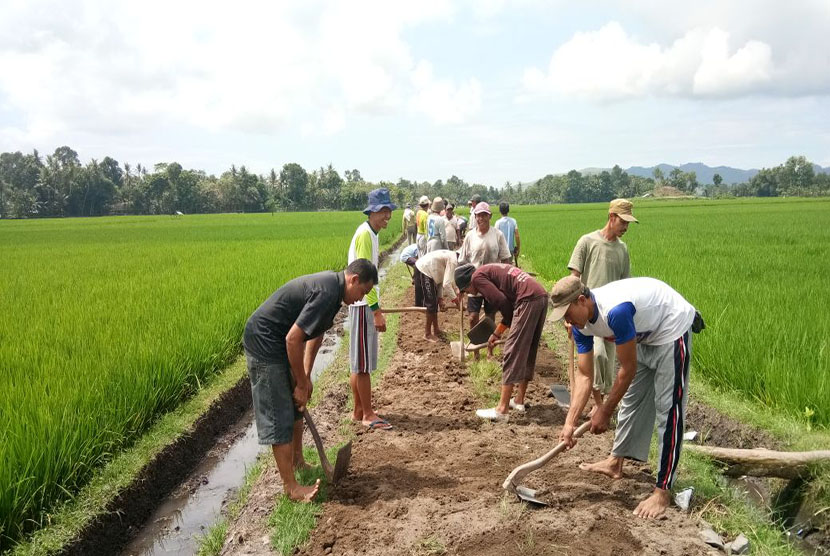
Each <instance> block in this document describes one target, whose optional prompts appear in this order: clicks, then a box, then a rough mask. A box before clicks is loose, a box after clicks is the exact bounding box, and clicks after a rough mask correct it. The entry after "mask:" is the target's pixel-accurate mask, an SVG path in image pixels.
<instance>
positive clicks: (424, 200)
mask: <svg viewBox="0 0 830 556" xmlns="http://www.w3.org/2000/svg"><path fill="white" fill-rule="evenodd" d="M428 204H429V197H427V196H426V195H421V198H420V199H418V206H419V207H422V206H424V205H428Z"/></svg>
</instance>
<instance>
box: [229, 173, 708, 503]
mask: <svg viewBox="0 0 830 556" xmlns="http://www.w3.org/2000/svg"><path fill="white" fill-rule="evenodd" d="M469 205H470V221H469V225H467V222H465V221H462V219H461V218H460V217H458V216H457V215H455V211H454V209H455V207H454V206H453V205H452V204H451V203H446V202H445V201H444V200H443V199H441V198H440V197H436V198H435V199H433V200H430V199H429V198H427V197H426V196H424V197H421V199H420V200H419V203H418V210H417V211H413V210H411V208H410V207H407V209H406V211H405V212H404V216H403V219H402V232H403V233H404V234H406V238H407V240H408V241H409V242H411V243H410V244H409V245H408V246H407V247H405V248H404V249H403V250H402V252H401V260H402V261H403V262H405V263H406V264H407V265H409V266H410V267H411V268H412V271H413V282H414V285H415V301H416V304H417V305H419V306H423V307H426V309H427V311H426V319H425V328H424V339H425V341H433V342H435V341H440V340H441V339H442V331H441V330H440V327H439V324H438V312H439V311H440V310H441V309H442V308H443V307H446V306H447V305H448V304H453V303H454V304H456V305H458V304H459V303H460V302H461V298H462V295H461V294H462V293H466V294H467V306H466V310H467V311H468V313H469V323H470V326H474V325H475V324H476V323H477V322H478V320H479V314H480V312H481V310H482V308H483V309H484V312H485V314H487V315H489V316H492V317H495V314H496V313H500V315H501V322H499V323H498V325H497V326H496V329H495V331H494V332H493V333H492V335H491V336H490V338H489V340H488V347H489V349H490V350H491V352H492V348H493V347H495V345H496V344H497V343H501V340H502V339H504V342H503V343H504V348H503V358H502V386H501V393H500V398H499V402H498V404H497V405H496V406H495V407H492V408H486V409H479V410H477V411H476V414H477V416H478V417H480V418H482V419H487V420H491V421H496V422H499V421H505V420H507V419H508V418H509V414H510V412H511V411H514V412H525V411H526V410H527V404H526V403H525V396H526V392H527V388H528V384H529V382H530V381H531V380H532V379H533V375H534V371H535V365H536V354H537V351H538V348H539V342H540V339H541V336H542V331H543V328H544V325H545V322H546V320H547V319H548V318H549V316H548V311H549V309H550V310H552V315H550V318H551V319H552V320H554V321H559V320H564V322H565V326H566V327H567V329H568V334H569V335H571V336H572V337H573V340H574V342H575V344H576V346H577V351H578V359H577V362H578V369H579V372H578V375H577V378H576V380H575V383H574V391H573V392H572V399H571V406H570V409H569V411H568V414H567V417H566V419H565V424H564V426H563V427H562V429H561V431H560V433H559V439H560V441H564V442H565V443H566V444H567V445H568V447H573V446H574V445H575V444H576V439H575V438H574V431H575V428H576V425H577V422H578V421H579V419H580V418H581V417H582V416H583V414H584V413H583V412H584V411H585V408H586V405H587V403H588V401H589V399H593V409H592V411H591V413H590V416H589V418H590V421H591V426H590V430H591V432H592V433H594V434H600V433H603V432H605V431H606V430H608V428H609V426H610V420H611V416H612V414H613V413H614V411H615V410H617V408H619V411H618V413H617V427H616V433H615V437H614V444H613V448H612V449H611V453H610V455H609V457H608V458H607V459H604V460H602V461H599V462H596V463H590V464H586V463H583V464H581V465H580V467H581V468H582V469H584V470H586V471H591V472H595V473H601V474H603V475H606V476H608V477H611V478H613V479H619V478H621V477H622V473H623V462H624V460H625V459H626V458H629V459H633V460H638V461H646V460H647V459H648V454H649V445H650V442H651V437H652V434H653V431H654V426H655V424H656V426H657V441H658V451H657V454H658V468H657V469H658V471H657V480H656V484H655V487H654V490H653V492H652V493H651V494H650V495H649V496H648V497H646V498H645V499H644V500H642V501H641V502H640V503H639V504H638V505H637V507H636V509H635V510H634V513H635V514H636V515H638V516H640V517H643V518H654V517H657V516H659V515H661V514H662V513H663V512H664V511H665V510H666V508H667V507H668V505H669V502H670V491H671V488H672V485H673V484H674V480H675V475H676V472H677V465H678V460H679V458H680V451H681V447H682V441H683V432H684V421H685V413H686V401H687V398H688V392H687V390H688V380H689V362H690V360H691V347H692V332H699V331H700V329H702V328H703V326H704V324H703V320H702V319H701V318H700V314H699V313H698V312H697V311H696V310H695V308H694V307H693V306H692V305H691V304H690V303H689V302H688V301H686V300H685V299H684V298H683V297H682V296H681V295H680V294H679V293H678V292H676V291H675V290H673V289H672V288H671V287H670V286H668V285H667V284H665V283H663V282H661V281H660V280H657V279H655V278H645V277H643V278H631V277H630V275H631V270H630V262H629V256H628V249H627V247H626V245H625V243H624V242H623V241H622V239H621V238H622V236H623V235H624V234H625V233H626V231H627V230H628V226H629V223H631V222H638V220H637V219H636V218H635V217H634V215H633V205H632V203H631V202H629V201H627V200H625V199H615V200H613V201H611V203H610V205H609V208H608V216H607V220H606V222H605V225H604V227H602V228H601V229H599V230H596V231H594V232H591V233H588V234H585V235H583V236H582V237H580V239H579V241H578V242H577V244H576V247H575V248H574V250H573V254H572V256H571V258H570V261H569V262H568V265H567V266H568V269H569V270H570V274H569V275H568V276H565V277H564V278H562V279H560V280H559V281H557V282H556V283H555V285H554V286H553V289H552V291H551V292H547V291H546V290H545V288H544V287H543V286H542V285H541V284H540V283H539V282H538V281H537V280H536V279H535V278H534V277H533V276H531V275H530V274H528V273H527V272H525V271H523V270H522V269H521V268H519V267H518V266H517V265H518V257H519V248H520V237H519V229H518V225H517V223H516V221H515V220H514V219H513V218H511V217H509V216H508V213H509V205H508V204H507V203H501V205H500V207H499V209H500V212H501V214H502V218H501V219H500V220H499V221H498V222H497V223H496V226H491V225H490V221H491V218H492V213H491V210H490V206H489V204H488V203H486V202H483V201H482V200H481V199H480V198H479V197H478V196H477V195H476V196H474V197H473V198H472V199H470V202H469ZM396 208H397V207H396V206H395V204H393V203H392V201H391V199H390V196H389V191H388V190H386V189H383V188H381V189H375V190H373V191H372V192H371V193H369V202H368V206H367V207H366V209H365V210H364V211H363V212H364V214H366V215H367V220H366V221H365V222H363V223H362V224H361V225H360V226H359V227H358V228H357V231H356V232H355V234H354V236H353V237H352V241H351V243H350V245H349V251H348V266H347V267H346V269H345V270H344V271H341V272H333V271H324V272H320V273H317V274H311V275H308V276H302V277H299V278H296V279H294V280H291V281H289V282H287V283H286V284H285V285H283V286H282V287H281V288H280V289H278V290H277V291H276V292H274V294H272V295H271V296H270V297H269V298H268V299H267V300H266V301H265V302H264V303H263V304H262V305H261V306H260V307H259V308H258V309H257V310H256V311H255V312H254V314H253V315H251V317H250V318H249V319H248V322H247V325H246V327H245V334H244V338H243V345H244V348H245V353H246V356H247V362H248V373H249V377H250V380H251V389H252V392H253V401H254V409H255V414H256V423H257V432H258V436H259V442H260V444H267V445H271V446H272V449H273V453H274V459H275V460H276V463H277V468H278V470H279V473H280V476H281V477H282V480H283V485H284V490H285V493H286V495H287V496H288V497H289V498H291V499H292V500H298V501H309V500H311V499H313V498H314V496H315V495H316V494H317V491H318V489H319V484H315V485H312V486H302V485H299V484H298V483H297V482H296V480H295V479H294V470H295V469H297V468H299V467H303V466H305V465H306V463H305V462H304V460H303V456H302V432H303V426H302V412H303V411H304V409H305V406H306V404H307V403H308V401H309V399H310V396H311V392H312V384H311V370H312V368H313V365H314V359H315V356H316V354H317V350H318V349H319V347H320V343H321V341H322V335H323V332H325V330H327V329H328V328H329V327H331V326H332V324H333V319H334V315H335V314H336V313H337V311H338V310H339V309H340V306H341V304H346V305H348V306H349V316H348V319H349V327H350V334H349V338H350V342H349V365H350V370H351V375H350V385H351V390H352V395H353V398H354V410H353V415H352V418H353V420H354V421H355V422H356V423H360V424H362V425H363V426H366V427H368V428H369V429H373V430H389V429H392V428H393V425H392V424H391V423H389V422H388V421H387V420H386V419H384V418H383V417H381V416H380V415H378V414H377V413H376V412H375V410H374V407H373V405H372V391H371V381H370V374H371V373H372V372H373V371H374V370H375V369H376V367H377V351H378V333H379V332H384V331H385V330H386V319H385V317H384V314H383V308H382V305H381V302H380V297H379V291H378V275H377V265H378V257H379V253H378V233H379V232H380V230H382V229H383V228H386V227H387V225H388V224H389V220H390V218H391V215H392V211H393V210H395V209H396ZM617 362H619V371H617Z"/></svg>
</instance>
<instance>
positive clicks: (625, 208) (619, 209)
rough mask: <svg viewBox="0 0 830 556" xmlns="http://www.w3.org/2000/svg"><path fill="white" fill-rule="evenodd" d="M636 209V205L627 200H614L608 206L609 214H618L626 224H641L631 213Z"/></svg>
mask: <svg viewBox="0 0 830 556" xmlns="http://www.w3.org/2000/svg"><path fill="white" fill-rule="evenodd" d="M633 209H634V204H633V203H632V202H631V201H629V200H627V199H614V200H613V201H611V202H610V203H609V204H608V214H616V215H617V216H619V217H620V218H622V219H623V220H625V221H626V222H636V223H638V224H639V223H640V221H639V220H637V219H636V218H634V215H633V214H632V213H631V211H632V210H633Z"/></svg>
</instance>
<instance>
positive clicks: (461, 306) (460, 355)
mask: <svg viewBox="0 0 830 556" xmlns="http://www.w3.org/2000/svg"><path fill="white" fill-rule="evenodd" d="M458 297H459V298H460V299H461V301H460V303H459V305H458V308H459V311H458V314H459V315H460V316H461V328H460V332H459V334H458V340H459V341H460V342H461V345H462V346H463V345H464V344H465V343H466V342H465V341H464V298H465V297H466V294H463V293H462V294H460V295H459V296H458ZM458 351H459V353H458V360H459V361H461V365H464V356H465V355H466V351H465V350H463V349H461V350H458Z"/></svg>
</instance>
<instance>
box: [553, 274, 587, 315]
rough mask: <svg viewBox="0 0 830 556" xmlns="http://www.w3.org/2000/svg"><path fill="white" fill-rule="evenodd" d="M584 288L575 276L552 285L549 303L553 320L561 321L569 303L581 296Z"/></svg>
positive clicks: (567, 277) (566, 277)
mask: <svg viewBox="0 0 830 556" xmlns="http://www.w3.org/2000/svg"><path fill="white" fill-rule="evenodd" d="M584 288H585V286H584V285H583V284H582V280H580V279H579V278H578V277H577V276H573V275H571V276H565V277H564V278H562V279H561V280H559V281H558V282H556V283H555V284H554V285H553V289H552V290H551V292H550V302H551V303H552V304H553V315H551V318H553V320H555V321H557V320H562V317H564V316H565V313H566V312H567V311H568V307H570V306H571V303H573V302H574V301H576V300H577V298H579V296H580V295H581V294H582V291H583V290H584Z"/></svg>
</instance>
